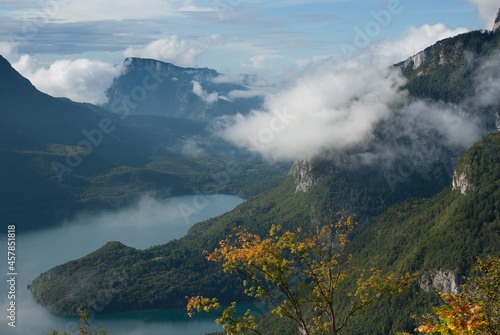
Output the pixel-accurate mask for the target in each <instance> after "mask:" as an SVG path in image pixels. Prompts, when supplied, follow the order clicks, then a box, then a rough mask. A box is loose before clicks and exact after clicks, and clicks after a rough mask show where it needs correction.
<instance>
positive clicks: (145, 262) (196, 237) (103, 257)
mask: <svg viewBox="0 0 500 335" xmlns="http://www.w3.org/2000/svg"><path fill="white" fill-rule="evenodd" d="M169 170H172V169H169ZM312 171H313V172H315V173H318V174H320V173H322V172H324V171H323V169H322V165H321V163H319V165H315V166H314V167H313V169H312ZM297 173H299V171H295V175H291V176H289V177H288V178H287V179H286V181H285V182H284V183H282V184H281V185H279V186H278V187H276V188H274V189H271V190H269V191H267V192H264V193H262V194H259V195H257V196H255V197H254V198H252V199H250V200H249V201H247V202H246V203H244V204H242V205H240V206H238V207H237V208H236V209H234V210H233V211H231V212H229V213H227V214H225V215H223V216H221V217H218V218H215V219H212V220H208V221H206V222H202V223H199V224H197V225H195V226H193V227H192V228H191V229H190V231H189V233H188V234H187V236H186V237H184V238H182V239H180V240H177V241H172V242H169V243H167V244H165V245H162V246H157V247H152V248H150V249H147V250H144V251H139V252H140V253H141V257H140V261H138V262H135V261H132V262H128V261H126V260H125V259H122V258H121V257H119V258H118V259H117V258H116V256H113V257H111V256H110V257H108V256H107V252H106V250H108V249H103V250H100V251H99V254H100V257H99V260H98V261H99V262H100V263H101V262H105V263H106V269H107V270H106V271H103V272H96V271H94V270H93V269H92V268H93V267H94V262H96V261H97V259H96V258H95V257H93V256H92V255H89V256H86V257H84V258H82V259H79V260H76V261H73V262H70V263H67V264H64V265H61V266H59V267H57V268H54V269H51V270H49V271H48V272H46V273H44V274H42V275H40V276H39V277H37V278H36V279H35V280H34V281H33V283H32V285H31V288H32V290H33V292H34V293H35V295H36V296H37V298H38V299H39V300H40V301H41V302H42V303H43V304H45V305H46V306H47V307H48V308H49V310H51V311H52V312H55V313H76V312H77V309H78V308H79V307H82V304H83V305H84V304H85V302H88V301H93V298H92V297H93V296H95V294H96V293H97V292H100V291H102V290H106V287H105V285H104V284H102V283H106V282H108V281H109V280H115V279H113V278H116V276H117V275H119V276H122V275H123V274H124V273H125V274H126V275H127V276H130V278H133V279H132V280H130V281H128V282H127V285H126V286H124V287H123V288H122V289H121V290H119V291H116V292H114V294H113V303H110V304H106V305H105V306H102V310H98V312H103V313H111V312H116V311H118V310H120V311H122V310H138V309H165V308H182V307H184V305H185V300H184V297H185V296H189V295H198V294H203V295H205V296H218V297H220V298H221V300H222V301H223V302H230V301H232V300H234V299H237V300H241V299H247V298H246V297H245V296H243V295H242V289H241V287H240V286H239V284H238V283H239V281H238V280H235V279H234V278H230V277H228V276H227V275H225V274H224V273H222V269H221V268H220V267H219V266H218V265H217V264H212V263H209V262H207V261H206V260H205V257H204V255H203V250H213V249H214V248H215V247H217V246H218V241H220V240H221V239H223V238H225V237H226V236H227V235H228V234H231V232H232V228H233V227H236V226H243V227H246V228H247V229H248V230H250V231H253V232H256V233H259V234H265V233H267V232H268V230H269V227H270V225H271V224H281V225H282V226H283V227H284V228H287V229H293V228H295V227H298V226H301V225H303V224H307V223H308V222H310V221H311V219H317V220H321V219H323V218H324V217H325V214H326V212H327V210H328V209H329V208H332V206H333V208H335V209H339V210H340V209H345V210H347V211H348V212H351V213H357V215H358V219H359V221H360V222H361V223H362V226H363V227H366V226H368V225H369V224H370V223H372V222H373V221H374V219H375V218H376V217H377V216H378V215H380V214H381V213H382V212H384V211H385V210H386V209H387V208H388V207H389V206H390V205H392V204H394V203H397V202H399V201H401V200H402V199H407V198H409V197H413V196H424V195H429V194H434V193H435V192H436V190H435V188H436V185H439V183H437V182H436V181H432V182H431V181H426V180H424V179H419V178H420V177H418V176H417V175H415V176H413V178H414V180H413V181H412V182H408V184H402V185H401V187H399V188H398V189H397V190H396V191H392V190H391V188H390V186H389V185H388V183H387V181H386V179H385V178H384V176H383V174H381V173H380V171H379V170H378V169H375V168H373V169H367V168H363V169H361V168H360V169H356V170H341V169H339V170H336V171H334V172H332V173H330V174H329V175H328V176H325V177H324V178H323V179H322V180H320V181H318V182H317V183H316V185H314V186H313V187H311V188H310V189H309V190H308V191H307V192H302V191H296V187H297V184H296V178H297ZM114 252H115V251H113V253H114ZM124 257H127V256H126V255H124ZM124 264H128V265H126V266H124ZM89 272H91V273H92V274H93V276H92V277H93V278H95V280H93V282H92V284H90V286H89V287H87V289H85V290H83V291H82V290H80V289H79V286H75V285H74V284H73V283H74V282H75V281H79V280H80V279H79V278H81V277H85V276H86V273H89ZM103 285H104V286H103ZM144 287H147V289H144ZM221 288H223V289H222V291H221ZM117 306H119V308H118V307H117ZM88 307H89V308H96V306H88ZM117 308H118V309H117Z"/></svg>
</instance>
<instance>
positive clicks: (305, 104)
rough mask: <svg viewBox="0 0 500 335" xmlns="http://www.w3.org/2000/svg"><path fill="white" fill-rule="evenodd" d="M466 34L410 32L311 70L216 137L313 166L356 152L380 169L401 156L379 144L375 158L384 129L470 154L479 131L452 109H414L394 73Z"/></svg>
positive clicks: (440, 29) (228, 122) (227, 123)
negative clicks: (318, 159)
mask: <svg viewBox="0 0 500 335" xmlns="http://www.w3.org/2000/svg"><path fill="white" fill-rule="evenodd" d="M464 31H465V30H462V29H458V30H450V29H448V28H446V27H445V26H443V25H435V26H423V27H421V28H411V29H410V30H409V31H408V32H407V34H406V35H405V37H404V38H403V39H402V40H400V41H396V42H393V43H390V42H388V41H384V42H383V43H381V44H378V45H377V46H373V47H370V48H368V49H367V50H366V51H365V52H364V53H363V54H362V55H360V56H359V57H357V58H355V59H352V60H347V61H344V62H342V63H339V64H334V63H333V61H327V60H323V61H322V62H321V61H320V62H317V63H313V64H310V66H308V67H307V68H303V71H302V72H300V73H298V74H295V78H294V79H293V80H292V81H291V83H290V84H289V85H288V87H284V88H282V89H281V90H279V91H277V92H270V93H268V94H267V95H266V96H265V102H264V105H263V108H262V109H261V110H255V111H252V112H251V113H250V114H249V115H246V116H243V115H237V116H235V117H228V118H226V119H225V120H223V121H222V122H221V124H220V125H219V126H220V130H219V135H220V136H222V137H223V138H224V139H226V140H228V141H230V142H232V143H233V144H235V145H238V146H240V147H244V148H247V149H249V150H252V151H254V152H257V153H260V154H261V155H263V156H264V157H266V158H268V159H271V160H293V159H297V158H302V159H311V158H313V157H315V156H317V155H320V154H322V153H325V152H331V151H337V150H346V149H352V148H356V150H357V152H358V153H360V154H359V157H365V158H366V157H369V156H370V155H372V156H370V159H369V160H365V162H368V161H370V162H375V161H377V159H378V163H381V162H382V163H383V162H384V161H383V160H384V157H385V158H390V157H393V158H394V157H397V155H398V151H397V150H399V149H397V148H391V149H390V150H389V149H387V148H385V146H384V145H380V148H379V149H376V150H375V151H370V150H373V148H376V147H377V146H379V144H376V143H378V142H377V141H378V140H377V137H376V136H375V134H374V131H375V130H377V131H380V130H381V129H380V128H378V127H380V126H381V124H384V127H386V128H384V129H385V130H386V131H387V132H388V133H390V134H391V136H392V138H397V137H398V136H408V125H413V124H416V125H417V127H421V128H419V129H421V130H422V132H424V133H426V134H431V136H432V134H435V133H438V134H440V136H441V138H442V139H443V141H444V142H443V143H448V144H451V145H456V146H457V147H462V148H463V147H467V146H468V145H470V144H471V143H473V141H474V140H477V139H478V138H479V130H478V127H476V125H475V124H474V123H473V122H471V120H466V119H462V118H460V117H459V116H458V114H457V113H458V112H457V111H454V110H451V109H449V107H447V106H442V105H439V104H429V103H423V102H419V101H417V102H410V101H409V99H408V97H407V93H406V92H405V91H402V90H401V87H402V86H403V85H404V84H405V83H406V79H405V78H404V77H403V76H402V74H401V73H400V71H398V70H395V69H394V68H392V67H391V65H392V64H394V63H395V62H397V61H401V60H404V59H405V58H406V57H408V56H411V55H413V54H415V53H417V52H419V51H421V50H422V49H424V48H425V47H427V46H429V45H431V44H432V43H434V42H435V41H437V40H439V39H442V38H445V37H449V36H453V35H456V34H458V33H460V32H464ZM420 38H421V39H422V41H420V40H419V39H420ZM306 65H307V64H306ZM441 119H443V120H444V119H446V120H451V121H453V122H440V121H441ZM395 120H397V121H395ZM393 122H396V123H397V126H394V127H393V126H392V124H393ZM420 125H422V126H420ZM405 132H406V133H405ZM411 134H421V132H420V131H419V130H415V131H414V133H411ZM462 135H463V136H462ZM369 148H371V149H369Z"/></svg>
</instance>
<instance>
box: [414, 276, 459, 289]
mask: <svg viewBox="0 0 500 335" xmlns="http://www.w3.org/2000/svg"><path fill="white" fill-rule="evenodd" d="M459 280H460V278H459V277H458V276H457V274H456V273H455V272H453V271H451V270H433V271H430V272H427V273H424V274H423V275H422V277H420V279H419V281H418V284H419V286H420V288H421V289H422V290H423V291H426V292H429V291H439V292H446V293H452V294H456V293H458V291H459V287H460V283H459Z"/></svg>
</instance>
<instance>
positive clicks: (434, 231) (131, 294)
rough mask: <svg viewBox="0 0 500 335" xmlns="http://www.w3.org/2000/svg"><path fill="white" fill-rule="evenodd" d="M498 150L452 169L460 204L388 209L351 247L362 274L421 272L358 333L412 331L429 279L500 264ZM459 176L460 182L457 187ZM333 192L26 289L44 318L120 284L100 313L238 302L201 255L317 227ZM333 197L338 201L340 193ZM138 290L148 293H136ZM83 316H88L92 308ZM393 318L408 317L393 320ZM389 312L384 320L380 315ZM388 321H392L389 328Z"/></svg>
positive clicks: (57, 272) (443, 198) (286, 192)
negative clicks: (223, 244) (274, 227)
mask: <svg viewBox="0 0 500 335" xmlns="http://www.w3.org/2000/svg"><path fill="white" fill-rule="evenodd" d="M499 149H500V133H498V132H497V133H494V134H492V135H490V136H489V137H487V138H486V139H484V140H483V141H481V142H480V143H478V144H477V145H475V146H474V147H473V148H471V149H470V150H469V151H468V152H467V153H466V155H465V156H464V157H463V158H462V160H461V161H460V162H459V163H458V165H457V171H456V176H457V177H456V179H457V180H462V183H461V185H463V184H464V183H465V181H464V180H467V181H468V182H467V183H466V184H467V185H469V189H470V190H472V189H473V190H474V191H471V192H470V193H469V194H463V193H462V191H461V187H460V186H459V185H457V186H455V187H454V188H452V187H447V188H446V189H445V190H444V191H442V192H441V193H439V194H437V195H436V196H434V197H432V198H430V199H424V198H419V199H413V200H408V201H406V202H403V203H402V204H400V205H396V206H394V207H391V208H390V209H389V210H388V211H386V212H385V213H384V214H382V215H381V216H380V217H379V218H378V219H377V220H376V222H375V223H374V224H373V225H371V226H370V227H369V228H367V229H366V230H365V231H364V232H363V233H361V234H360V235H359V236H357V237H356V238H355V239H354V240H353V244H352V248H351V249H352V250H351V252H352V253H353V254H354V259H355V260H356V262H357V263H358V265H360V266H362V267H374V266H375V267H379V268H381V269H383V270H384V271H386V272H388V271H390V272H396V273H400V272H404V271H422V272H421V273H423V274H424V275H423V276H422V278H421V279H420V282H419V284H418V285H416V286H415V287H414V288H413V289H412V291H411V292H409V293H408V294H407V295H405V296H403V297H402V298H397V299H402V300H398V301H396V302H394V301H391V303H392V304H393V305H390V304H388V303H387V302H386V303H384V304H382V305H381V306H383V308H382V307H380V308H381V309H380V311H379V312H374V313H375V314H373V313H367V315H368V316H367V318H366V319H360V321H359V322H357V323H355V325H358V327H361V328H358V329H364V330H366V329H368V328H366V323H364V322H368V324H370V327H371V328H370V329H377V331H379V333H380V332H381V333H384V334H386V333H388V332H385V330H387V329H393V330H404V329H407V328H408V327H411V318H410V315H411V314H412V313H413V314H414V313H415V312H416V311H417V310H421V309H422V308H423V306H418V304H419V303H424V302H425V303H430V302H432V301H433V293H426V291H430V290H431V288H432V287H434V286H435V287H439V288H442V286H438V285H440V284H439V281H438V280H437V279H436V278H440V276H441V277H444V278H448V276H450V275H451V277H452V279H453V280H455V281H456V283H458V282H459V278H460V276H461V275H463V274H466V273H467V271H468V270H470V268H471V266H472V265H473V263H474V259H475V257H476V256H478V255H484V254H486V253H490V254H500V245H499V244H498V241H500V239H499V237H500V213H499V208H500V206H499V203H498V201H499V199H500V193H499V192H500V156H499V153H500V150H499ZM462 175H464V176H465V177H463V178H462V177H460V176H462ZM360 182H361V181H360ZM335 185H340V183H339V182H338V181H337V180H334V179H332V180H330V181H328V182H327V181H322V182H320V183H318V184H317V185H316V186H315V187H314V188H312V189H311V190H310V192H307V193H304V192H295V187H296V183H295V181H294V178H293V177H290V178H289V179H287V181H286V182H285V183H284V184H282V185H281V186H279V187H278V188H275V189H272V190H269V191H267V192H265V193H263V194H261V195H259V196H257V197H255V198H253V199H251V200H249V201H247V202H246V203H244V204H242V205H240V206H238V207H237V208H236V209H235V210H233V211H232V212H230V213H228V214H225V215H223V216H221V217H219V218H215V219H211V220H208V221H206V222H203V223H199V224H197V225H195V226H193V227H192V228H191V229H190V231H189V233H188V235H187V236H186V237H184V238H182V239H180V240H176V241H172V242H169V243H167V244H165V245H162V246H155V247H152V248H149V249H147V250H137V249H133V248H129V247H126V246H124V245H122V244H120V243H117V242H113V243H108V244H106V245H105V246H103V247H102V248H101V249H99V250H97V251H95V252H94V253H91V254H89V255H87V256H85V257H83V258H81V259H78V260H75V261H71V262H68V263H66V264H63V265H60V266H57V267H55V268H53V269H51V270H49V271H47V272H45V273H43V274H41V275H40V276H39V277H37V278H36V279H35V280H34V281H33V283H32V284H31V285H30V287H31V290H32V291H33V293H34V294H35V295H36V297H37V299H39V301H40V302H41V303H43V304H44V305H46V306H47V307H48V308H49V310H50V311H51V312H54V313H63V314H64V313H70V314H74V313H76V312H77V308H80V307H82V302H85V301H95V299H93V298H92V297H94V296H99V295H100V294H101V293H102V292H104V291H103V290H107V287H108V286H106V285H104V286H101V285H98V284H96V283H109V282H115V281H116V282H123V280H124V279H123V278H133V281H130V280H127V281H126V285H123V287H122V288H120V289H117V290H115V291H114V292H113V297H112V299H111V302H110V303H109V304H106V305H105V306H99V307H100V310H99V312H101V313H112V312H118V311H130V310H137V309H165V308H182V307H184V305H185V300H184V297H185V296H186V295H188V296H189V295H193V294H202V295H204V296H217V297H218V298H220V300H221V301H222V302H225V303H227V302H229V301H231V300H234V299H236V300H238V299H245V298H244V296H243V295H242V294H241V293H242V288H241V287H240V286H239V285H238V284H237V283H238V280H236V279H237V278H231V277H228V276H227V275H226V274H225V273H223V272H222V269H221V267H220V265H219V264H213V263H212V262H208V261H206V259H205V257H204V255H203V254H202V250H212V249H213V248H215V247H217V243H218V241H219V240H221V239H223V238H224V237H225V236H226V235H227V234H229V233H230V232H231V230H232V227H234V226H244V227H246V228H247V229H248V230H251V231H253V232H258V233H261V234H264V233H265V231H266V230H268V229H269V226H270V223H275V224H280V225H283V226H284V228H285V229H293V227H296V226H297V225H301V224H304V223H306V222H307V221H308V220H311V215H313V218H316V219H318V218H319V219H321V216H320V214H319V213H318V212H315V209H317V208H321V207H322V206H325V204H324V203H322V202H321V201H318V199H319V198H320V196H319V195H322V198H323V199H322V200H324V201H328V199H331V198H330V197H331V194H324V193H326V192H328V189H329V188H331V187H334V186H335ZM374 187H375V186H374ZM331 191H332V190H331V189H330V192H331ZM351 191H354V190H352V189H351ZM337 192H339V193H340V194H342V190H337ZM358 196H359V194H353V198H352V199H348V200H347V201H346V202H342V201H341V203H348V202H352V201H356V199H357V197H358ZM334 198H335V197H334ZM336 199H339V198H336ZM99 269H101V270H99ZM89 273H92V278H93V281H92V283H90V282H86V283H85V285H87V286H86V287H85V289H81V286H75V285H74V283H75V282H79V281H80V280H81V278H86V276H88V274H89ZM146 284H147V287H148V290H144V289H143V287H144V285H146ZM445 284H446V283H445ZM433 285H434V286H433ZM454 285H455V286H456V285H457V284H454ZM118 287H120V285H118ZM447 287H451V285H448V286H447ZM100 292H101V293H100ZM105 292H107V293H108V292H109V290H107V291H105ZM405 304H407V305H405ZM390 306H393V307H394V309H391V307H390ZM402 306H410V307H411V308H416V309H413V310H411V308H409V307H407V308H402ZM425 306H427V305H425ZM86 307H88V308H89V309H92V308H96V306H93V305H88V306H86ZM101 308H102V309H101ZM397 309H402V311H403V312H404V313H406V314H404V313H400V314H398V313H396V312H395V311H394V310H397ZM389 312H390V313H392V314H387V313H389ZM382 314H384V315H385V316H384V315H382ZM387 315H393V316H394V317H393V318H387V317H386V316H387ZM394 320H397V322H394ZM392 323H393V324H392ZM387 327H389V328H387ZM391 327H392V328H391ZM381 329H385V330H381ZM364 330H362V331H359V332H357V331H356V330H352V331H353V332H352V334H357V333H359V334H366V332H364V333H363V331H364ZM294 331H295V329H293V332H291V334H293V333H294ZM349 334H351V332H349Z"/></svg>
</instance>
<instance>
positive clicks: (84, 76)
mask: <svg viewBox="0 0 500 335" xmlns="http://www.w3.org/2000/svg"><path fill="white" fill-rule="evenodd" d="M37 65H38V62H37V60H36V59H34V58H32V57H30V56H29V55H23V56H21V58H20V59H19V61H18V62H15V63H13V64H12V66H13V67H14V68H15V69H16V70H17V71H18V72H19V73H21V74H22V75H23V76H24V77H26V78H28V79H29V80H30V81H31V83H32V84H33V85H35V87H36V88H37V89H39V90H40V91H42V92H45V93H47V94H50V95H52V96H55V97H66V98H69V99H71V100H73V101H77V102H88V103H93V104H103V103H105V102H107V100H108V98H107V97H106V94H105V91H106V89H107V88H109V87H110V86H111V83H112V82H113V79H114V78H115V77H117V76H118V75H120V73H121V71H122V69H121V66H119V67H116V66H113V65H111V64H108V63H104V62H101V61H98V60H89V59H76V60H58V61H55V62H54V63H52V64H51V65H50V66H49V67H48V68H38V67H37Z"/></svg>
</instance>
